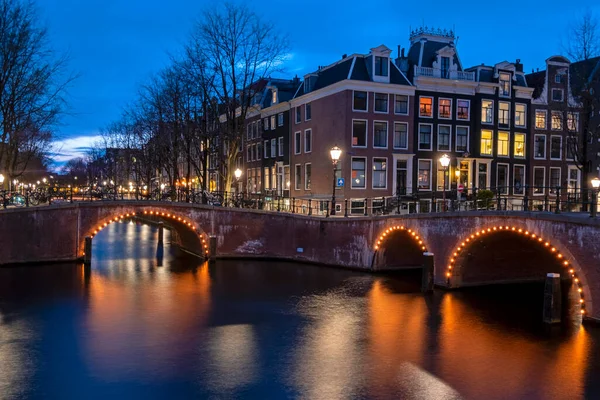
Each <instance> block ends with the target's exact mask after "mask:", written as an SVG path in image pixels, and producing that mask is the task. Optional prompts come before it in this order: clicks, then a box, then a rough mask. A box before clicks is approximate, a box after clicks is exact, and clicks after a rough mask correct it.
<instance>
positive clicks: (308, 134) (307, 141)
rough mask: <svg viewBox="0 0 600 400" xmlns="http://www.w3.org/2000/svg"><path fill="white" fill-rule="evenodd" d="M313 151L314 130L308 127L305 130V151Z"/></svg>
mask: <svg viewBox="0 0 600 400" xmlns="http://www.w3.org/2000/svg"><path fill="white" fill-rule="evenodd" d="M311 151H312V130H311V129H307V130H305V131H304V152H305V153H310V152H311Z"/></svg>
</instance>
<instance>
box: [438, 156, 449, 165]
mask: <svg viewBox="0 0 600 400" xmlns="http://www.w3.org/2000/svg"><path fill="white" fill-rule="evenodd" d="M440 164H442V167H444V168H448V165H450V157H448V154H444V155H443V156H441V157H440Z"/></svg>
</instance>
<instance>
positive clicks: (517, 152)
mask: <svg viewBox="0 0 600 400" xmlns="http://www.w3.org/2000/svg"><path fill="white" fill-rule="evenodd" d="M513 155H514V156H515V158H525V134H524V133H515V148H514V154H513Z"/></svg>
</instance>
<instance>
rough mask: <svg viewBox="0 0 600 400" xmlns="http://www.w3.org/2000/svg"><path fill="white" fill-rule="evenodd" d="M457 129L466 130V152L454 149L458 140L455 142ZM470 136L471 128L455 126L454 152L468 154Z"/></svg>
mask: <svg viewBox="0 0 600 400" xmlns="http://www.w3.org/2000/svg"><path fill="white" fill-rule="evenodd" d="M458 128H467V149H466V150H458V149H457V148H456V143H458V140H456V138H457V137H458V134H457V131H458ZM470 135H471V127H470V126H468V125H456V127H455V128H454V150H455V151H457V152H461V153H465V152H466V153H468V152H469V140H470V139H471V137H470Z"/></svg>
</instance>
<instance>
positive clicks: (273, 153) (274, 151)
mask: <svg viewBox="0 0 600 400" xmlns="http://www.w3.org/2000/svg"><path fill="white" fill-rule="evenodd" d="M275 157H277V139H275V138H273V139H271V158H275Z"/></svg>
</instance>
